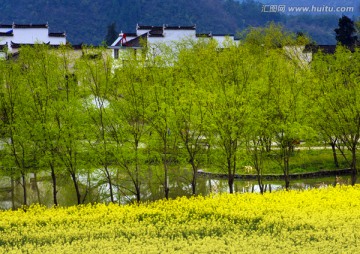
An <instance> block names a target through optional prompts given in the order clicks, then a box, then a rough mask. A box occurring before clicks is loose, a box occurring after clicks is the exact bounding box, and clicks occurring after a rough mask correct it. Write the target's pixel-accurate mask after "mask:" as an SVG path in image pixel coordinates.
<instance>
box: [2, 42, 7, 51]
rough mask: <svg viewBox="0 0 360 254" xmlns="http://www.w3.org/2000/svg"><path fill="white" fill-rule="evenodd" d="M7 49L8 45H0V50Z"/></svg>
mask: <svg viewBox="0 0 360 254" xmlns="http://www.w3.org/2000/svg"><path fill="white" fill-rule="evenodd" d="M7 48H8V43H5V44H0V50H4V49H7Z"/></svg>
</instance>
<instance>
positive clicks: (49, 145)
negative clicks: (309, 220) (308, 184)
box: [0, 25, 360, 204]
mask: <svg viewBox="0 0 360 254" xmlns="http://www.w3.org/2000/svg"><path fill="white" fill-rule="evenodd" d="M186 43H191V45H190V44H185V42H182V43H179V44H177V45H173V46H172V47H166V48H165V46H163V47H164V48H162V51H163V52H166V53H164V54H160V55H157V56H156V57H152V56H150V54H149V55H147V54H146V51H145V53H144V54H140V55H138V56H137V58H135V55H134V54H132V53H131V54H129V55H124V56H123V57H125V58H124V59H125V60H124V61H122V62H121V63H120V62H114V60H113V59H112V57H111V55H110V54H109V52H108V51H107V50H106V49H105V48H88V49H83V52H82V56H80V57H77V56H76V55H75V54H74V51H73V50H72V49H70V48H66V47H63V48H60V49H49V48H48V47H47V46H46V45H37V46H35V47H31V48H30V47H23V48H21V53H20V55H19V58H18V59H16V60H8V61H1V62H0V70H1V71H0V73H1V76H0V84H1V86H0V109H1V111H0V112H1V118H0V119H1V121H0V124H1V125H0V133H1V142H2V146H1V150H0V163H1V170H0V174H1V175H2V177H7V179H11V182H12V186H15V184H20V185H21V187H22V193H23V204H29V202H28V200H27V188H28V178H29V174H30V173H32V174H33V175H34V177H33V178H34V181H35V185H34V186H35V189H36V191H37V192H38V202H41V200H40V196H41V195H40V192H41V190H40V189H39V188H38V187H37V178H36V177H37V175H39V174H41V175H47V176H48V177H49V179H51V182H52V193H53V194H52V195H53V203H54V204H59V202H58V197H57V193H58V190H57V186H58V183H57V180H58V178H59V176H62V177H65V178H66V179H68V180H71V181H72V185H73V188H74V192H73V193H74V195H75V196H76V200H77V203H79V204H81V203H84V202H92V200H91V199H90V198H89V193H90V191H91V189H93V188H96V186H94V182H93V181H92V180H91V179H92V178H94V177H95V176H94V175H96V179H97V181H98V182H101V183H102V184H106V185H107V186H108V188H107V195H108V199H107V200H109V201H111V202H116V201H117V198H116V197H118V195H119V193H118V192H119V189H121V188H122V187H124V188H125V187H126V188H127V189H128V190H129V191H130V192H131V193H132V194H133V195H134V196H135V197H136V200H137V201H141V200H142V197H143V193H144V192H145V191H146V190H144V183H145V182H146V181H148V180H149V179H150V178H151V179H152V180H153V185H156V188H160V189H161V191H162V193H163V194H162V196H163V197H165V198H168V197H169V192H171V184H170V182H171V181H172V179H171V174H170V172H172V171H174V170H178V171H181V170H184V169H186V181H188V183H189V185H191V189H192V193H193V194H194V195H196V185H197V174H196V173H197V171H198V170H199V169H209V170H213V171H217V172H223V173H226V174H227V175H228V184H229V190H230V192H234V190H233V183H234V177H235V174H237V173H242V172H243V168H244V167H246V166H249V165H250V166H252V167H253V168H254V170H255V172H256V174H257V176H258V178H257V180H258V184H259V186H260V190H261V192H262V191H263V188H264V184H263V183H262V174H263V171H264V168H266V166H267V165H266V163H265V161H267V160H269V159H271V160H273V161H274V162H277V163H278V165H279V167H280V168H281V169H282V172H283V174H284V178H285V186H286V188H287V189H288V188H289V186H290V180H289V174H290V173H291V172H290V165H291V160H292V158H293V157H294V156H296V154H295V153H294V145H295V144H297V142H298V141H299V140H304V141H306V142H307V143H309V144H311V142H315V143H317V144H319V143H321V144H324V143H325V144H331V145H332V147H333V150H334V162H336V160H337V154H339V153H340V154H341V155H342V156H343V157H344V158H345V160H346V161H347V162H348V165H349V167H350V168H351V169H352V184H355V182H356V178H357V160H356V158H357V148H358V142H359V135H360V124H359V123H360V104H359V100H358V92H360V90H359V88H360V87H359V77H360V75H359V74H360V73H359V72H360V68H359V63H360V61H359V60H360V59H359V57H360V55H359V51H355V52H350V51H348V50H347V49H346V48H343V47H340V46H339V47H338V48H337V50H336V53H335V54H333V55H324V54H322V53H321V52H319V53H317V54H316V55H314V56H313V59H312V61H311V62H310V63H308V62H307V61H306V60H305V58H304V56H303V54H301V53H299V52H301V51H302V50H299V48H302V47H303V45H304V44H306V43H307V39H306V38H304V37H301V36H300V37H299V36H295V35H293V34H290V33H287V32H285V31H283V30H282V28H281V27H277V26H274V25H271V26H269V27H266V28H261V29H260V28H259V29H253V30H252V31H251V32H250V33H249V34H248V35H247V37H246V39H245V40H244V41H243V42H242V43H241V44H233V43H232V42H227V45H226V48H225V49H222V50H220V49H219V48H218V45H216V43H215V42H214V41H206V40H204V41H202V40H199V41H197V42H186ZM148 52H150V51H148ZM115 66H117V67H116V68H115ZM95 173H96V174H95ZM84 176H86V177H87V178H86V179H87V181H86V184H84V181H81V179H80V178H81V177H84ZM184 177H185V174H184ZM124 179H126V180H127V181H128V182H130V184H128V185H127V186H122V184H121V183H122V182H121V181H122V180H124Z"/></svg>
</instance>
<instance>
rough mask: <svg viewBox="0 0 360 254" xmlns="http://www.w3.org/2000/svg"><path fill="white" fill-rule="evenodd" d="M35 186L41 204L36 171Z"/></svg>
mask: <svg viewBox="0 0 360 254" xmlns="http://www.w3.org/2000/svg"><path fill="white" fill-rule="evenodd" d="M34 187H35V191H36V195H37V199H38V203H39V204H41V198H40V190H39V186H38V181H37V174H36V173H34Z"/></svg>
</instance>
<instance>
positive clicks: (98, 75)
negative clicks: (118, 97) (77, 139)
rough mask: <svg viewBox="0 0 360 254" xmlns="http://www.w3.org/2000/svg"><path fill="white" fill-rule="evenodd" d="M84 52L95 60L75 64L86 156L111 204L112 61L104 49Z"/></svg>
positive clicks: (112, 200) (84, 60) (86, 59)
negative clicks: (80, 90)
mask: <svg viewBox="0 0 360 254" xmlns="http://www.w3.org/2000/svg"><path fill="white" fill-rule="evenodd" d="M84 50H85V51H86V54H92V55H95V56H96V57H95V58H94V59H89V58H86V57H85V58H83V59H80V61H78V63H77V74H78V79H79V80H80V82H81V84H83V86H84V89H85V90H86V93H85V94H86V96H87V99H86V100H85V103H84V104H85V108H86V111H87V119H88V121H86V122H87V128H86V129H87V131H86V135H85V136H86V139H87V141H88V146H87V149H88V152H89V153H91V155H92V156H91V157H92V158H93V159H92V161H91V163H90V164H91V166H93V167H95V168H97V167H99V166H100V170H101V171H102V172H103V174H104V176H105V179H106V183H107V184H108V188H109V196H110V201H111V202H115V198H114V186H113V182H114V179H113V178H114V172H113V170H112V162H113V148H112V146H111V137H110V131H109V128H110V125H111V121H112V120H111V118H113V116H112V112H111V110H110V109H109V106H110V105H109V104H110V103H109V98H110V97H111V94H110V93H111V91H112V90H111V89H112V80H113V79H112V76H113V75H112V73H111V72H112V60H111V56H109V55H108V54H106V52H105V49H103V48H100V49H93V48H89V49H84ZM84 120H85V119H84ZM98 180H100V179H98ZM100 182H101V181H100Z"/></svg>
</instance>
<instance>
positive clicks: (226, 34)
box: [212, 34, 234, 36]
mask: <svg viewBox="0 0 360 254" xmlns="http://www.w3.org/2000/svg"><path fill="white" fill-rule="evenodd" d="M212 36H234V34H212Z"/></svg>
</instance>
